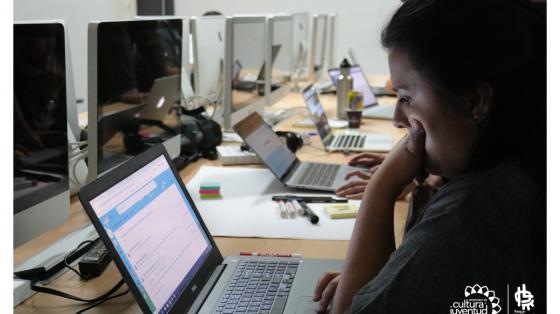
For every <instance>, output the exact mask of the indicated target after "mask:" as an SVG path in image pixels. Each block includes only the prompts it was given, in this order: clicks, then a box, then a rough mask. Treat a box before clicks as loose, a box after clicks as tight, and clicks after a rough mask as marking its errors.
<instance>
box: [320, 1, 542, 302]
mask: <svg viewBox="0 0 560 314" xmlns="http://www.w3.org/2000/svg"><path fill="white" fill-rule="evenodd" d="M382 44H383V46H384V47H385V48H386V49H387V50H388V55H389V67H390V72H391V81H392V84H393V87H394V89H395V90H396V92H397V94H398V101H397V105H396V106H397V107H396V112H395V116H394V125H395V126H396V127H399V128H406V129H407V130H408V134H407V135H406V136H405V137H404V138H403V139H402V140H401V141H399V142H398V143H397V144H396V145H395V147H394V148H393V150H392V151H391V152H390V153H389V154H388V155H387V157H386V158H385V159H384V160H383V162H382V163H381V165H380V166H379V167H378V168H377V170H376V171H375V172H374V174H373V175H372V176H371V178H370V179H369V182H368V184H367V186H366V187H365V193H364V196H363V201H362V203H361V207H360V211H359V214H358V217H357V219H356V224H355V227H354V231H353V234H352V238H351V241H350V245H349V248H348V252H347V257H346V262H345V265H344V267H343V269H342V272H340V273H337V272H331V273H326V274H324V275H323V276H322V277H321V278H320V279H319V281H318V283H317V286H316V291H315V297H314V299H315V301H318V302H319V303H318V309H317V310H318V311H319V312H325V311H331V312H332V313H343V312H349V313H450V310H451V313H455V312H454V309H456V307H459V308H458V309H457V311H462V309H465V308H464V306H468V304H470V303H469V302H467V303H465V302H464V301H465V300H467V301H468V300H469V299H468V296H467V295H466V293H465V291H467V292H469V291H470V290H469V289H468V288H469V287H473V286H478V287H480V288H481V287H485V288H484V289H482V288H481V289H482V290H483V291H484V292H485V293H486V294H487V295H483V294H480V293H479V294H474V295H473V296H471V297H473V298H478V299H480V300H482V301H481V303H480V305H483V306H484V307H485V309H486V312H488V313H491V312H493V311H492V309H495V310H496V311H498V312H499V311H500V308H501V309H502V311H503V309H504V308H505V306H506V304H505V302H504V300H506V299H511V300H513V294H512V292H510V289H509V288H511V290H514V289H515V287H521V286H523V287H524V288H523V289H527V290H529V291H530V293H531V295H533V296H534V304H533V306H534V307H532V309H531V310H532V311H533V312H535V313H536V312H538V313H544V312H546V272H545V269H546V18H545V16H544V15H543V14H542V10H541V9H539V8H536V7H535V5H534V4H533V3H531V2H530V1H523V0H407V1H404V2H403V4H402V5H401V6H400V7H399V8H398V9H397V11H396V12H395V13H394V15H393V16H392V18H391V20H390V21H389V23H388V25H386V26H385V28H384V30H383V32H382ZM427 174H430V175H436V176H441V177H442V178H443V179H444V185H443V186H442V187H441V188H440V189H439V191H437V193H435V195H433V196H431V197H430V198H429V201H428V202H427V204H426V206H425V208H424V210H423V212H422V213H421V214H420V215H419V216H418V217H417V218H416V220H415V223H414V224H413V225H412V226H411V227H410V229H409V230H408V232H407V233H406V234H405V236H404V239H403V241H402V244H401V245H400V246H399V247H398V248H396V247H395V239H394V229H393V228H394V223H393V215H394V213H393V209H394V205H395V202H396V200H397V198H398V195H399V194H401V193H402V191H403V190H404V188H405V187H406V186H408V185H409V184H410V182H412V181H413V180H415V181H417V182H422V181H423V179H424V178H425V177H426V175H427ZM490 292H491V293H490ZM508 293H510V294H511V295H508ZM500 300H501V303H500ZM462 306H463V307H462Z"/></svg>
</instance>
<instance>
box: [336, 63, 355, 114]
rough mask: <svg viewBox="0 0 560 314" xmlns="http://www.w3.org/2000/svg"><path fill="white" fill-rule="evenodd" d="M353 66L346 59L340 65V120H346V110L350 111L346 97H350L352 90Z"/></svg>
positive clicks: (338, 98)
mask: <svg viewBox="0 0 560 314" xmlns="http://www.w3.org/2000/svg"><path fill="white" fill-rule="evenodd" d="M351 66H352V65H351V64H350V62H348V60H346V58H344V60H342V63H341V64H340V75H339V76H338V80H337V81H336V97H337V109H336V117H337V119H339V120H343V119H346V109H348V99H347V98H346V96H347V95H348V92H349V91H351V90H352V75H351V74H350V67H351Z"/></svg>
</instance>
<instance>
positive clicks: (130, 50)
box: [88, 18, 183, 182]
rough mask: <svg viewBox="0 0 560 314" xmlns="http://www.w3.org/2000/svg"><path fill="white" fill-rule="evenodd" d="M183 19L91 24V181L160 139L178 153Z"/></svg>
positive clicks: (173, 153)
mask: <svg viewBox="0 0 560 314" xmlns="http://www.w3.org/2000/svg"><path fill="white" fill-rule="evenodd" d="M182 38H183V19H180V18H177V19H169V18H164V19H148V20H130V21H115V22H92V23H90V24H89V32H88V43H89V54H88V75H89V79H88V85H89V86H88V89H89V101H88V105H89V108H88V121H89V123H88V124H89V125H88V148H89V149H88V182H89V181H91V180H93V179H95V178H96V177H97V176H100V175H102V174H104V173H105V172H107V171H108V170H110V169H112V168H114V167H116V166H118V165H119V164H121V163H123V162H124V161H126V160H128V159H130V158H132V157H133V156H135V155H137V154H139V153H141V152H142V151H144V150H146V149H148V148H149V147H150V146H153V145H155V144H158V143H163V144H164V146H165V147H166V149H167V150H168V152H169V154H170V155H171V156H172V158H175V157H177V156H179V153H180V135H179V134H180V104H181V74H182V62H183V42H182Z"/></svg>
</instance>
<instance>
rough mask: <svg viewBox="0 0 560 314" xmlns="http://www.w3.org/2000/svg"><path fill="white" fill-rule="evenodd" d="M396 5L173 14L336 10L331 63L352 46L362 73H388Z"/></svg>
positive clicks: (249, 1)
mask: <svg viewBox="0 0 560 314" xmlns="http://www.w3.org/2000/svg"><path fill="white" fill-rule="evenodd" d="M18 1H19V0H18ZM399 4H400V1H399V0H366V1H364V0H344V1H342V0H313V1H310V0H307V1H305V0H275V1H272V0H175V13H176V14H177V15H190V16H195V15H201V14H203V13H204V12H206V11H209V10H217V11H220V12H221V13H222V14H225V15H233V14H244V13H248V14H252V13H281V12H284V13H294V12H309V13H336V14H337V20H336V33H335V63H336V64H338V63H339V62H340V61H341V59H342V58H343V57H346V56H347V52H348V49H349V48H352V49H353V50H354V52H355V54H356V57H357V58H358V59H359V61H360V63H361V65H362V67H363V68H364V70H365V71H366V73H368V74H389V67H388V65H387V54H386V52H385V51H384V50H383V49H382V47H381V44H380V42H379V38H380V33H381V29H382V26H383V23H384V22H386V21H387V20H388V19H389V17H390V15H391V14H392V12H393V11H394V10H395V9H396V8H397V6H398V5H399Z"/></svg>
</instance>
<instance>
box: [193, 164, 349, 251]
mask: <svg viewBox="0 0 560 314" xmlns="http://www.w3.org/2000/svg"><path fill="white" fill-rule="evenodd" d="M202 181H217V182H219V183H220V193H221V194H222V195H223V199H220V200H201V199H200V194H199V189H200V183H201V182H202ZM187 189H188V191H189V193H190V195H191V197H192V198H193V200H194V201H195V203H196V207H197V208H198V211H199V212H200V214H201V216H202V218H203V219H204V223H205V224H206V226H207V227H208V230H209V231H210V233H211V234H212V235H213V236H231V237H257V238H290V239H313V240H350V236H351V234H352V229H353V228H354V222H355V219H334V220H333V219H330V218H329V216H327V214H326V213H325V212H324V210H323V206H324V205H325V204H309V207H311V208H312V209H313V210H314V211H315V214H317V216H319V223H318V224H316V225H312V224H311V223H310V222H309V220H308V219H307V218H305V217H297V218H290V219H286V218H281V217H280V211H279V210H278V206H277V204H276V202H274V201H272V195H274V194H279V193H294V192H295V191H294V190H290V189H287V188H286V187H284V186H283V185H282V183H280V181H278V180H277V179H276V178H275V177H274V175H273V174H272V172H270V170H268V169H249V168H241V167H235V168H234V167H228V168H223V167H201V168H200V170H199V171H198V173H197V174H196V175H195V176H194V178H193V179H192V180H191V181H190V182H188V184H187ZM297 194H313V193H302V191H301V190H298V191H297ZM315 194H316V193H315ZM356 204H357V205H358V206H359V202H356Z"/></svg>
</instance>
